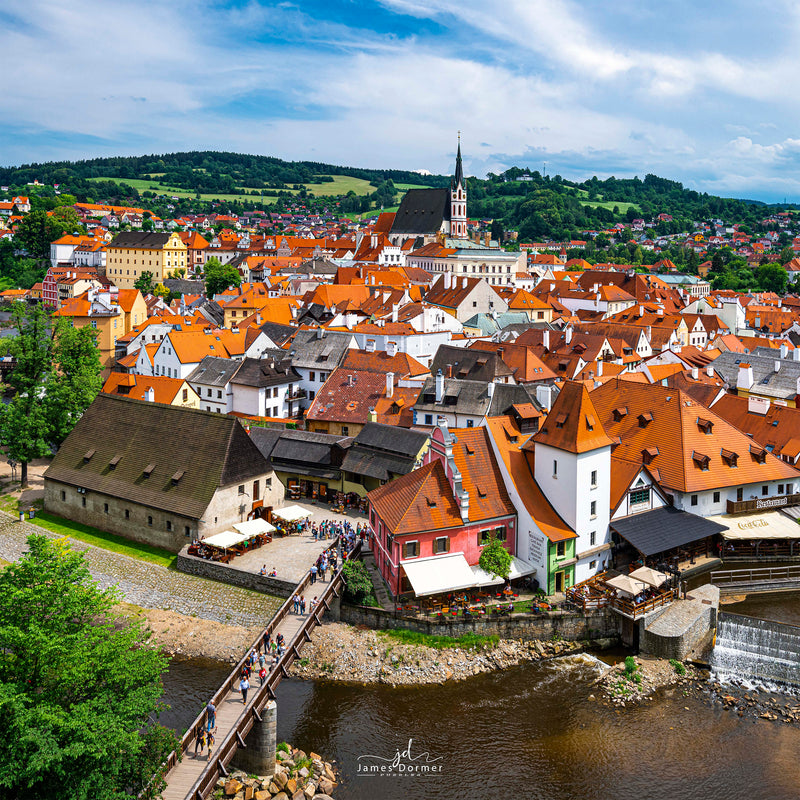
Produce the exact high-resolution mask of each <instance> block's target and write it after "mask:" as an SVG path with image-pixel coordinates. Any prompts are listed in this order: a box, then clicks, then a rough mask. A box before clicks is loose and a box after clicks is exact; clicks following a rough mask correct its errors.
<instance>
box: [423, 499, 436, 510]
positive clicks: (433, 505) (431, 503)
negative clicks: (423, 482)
mask: <svg viewBox="0 0 800 800" xmlns="http://www.w3.org/2000/svg"><path fill="white" fill-rule="evenodd" d="M425 500H426V502H427V503H428V508H436V500H435V499H434V498H432V497H426V498H425Z"/></svg>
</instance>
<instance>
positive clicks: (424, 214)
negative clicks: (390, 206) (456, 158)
mask: <svg viewBox="0 0 800 800" xmlns="http://www.w3.org/2000/svg"><path fill="white" fill-rule="evenodd" d="M449 219H450V191H449V190H448V189H409V190H408V191H407V192H406V193H405V196H404V197H403V199H402V200H401V201H400V207H399V208H398V209H397V213H396V214H395V215H394V222H393V223H392V230H391V232H392V233H418V234H424V233H436V232H437V231H438V230H439V229H440V228H441V227H442V222H443V221H444V220H449Z"/></svg>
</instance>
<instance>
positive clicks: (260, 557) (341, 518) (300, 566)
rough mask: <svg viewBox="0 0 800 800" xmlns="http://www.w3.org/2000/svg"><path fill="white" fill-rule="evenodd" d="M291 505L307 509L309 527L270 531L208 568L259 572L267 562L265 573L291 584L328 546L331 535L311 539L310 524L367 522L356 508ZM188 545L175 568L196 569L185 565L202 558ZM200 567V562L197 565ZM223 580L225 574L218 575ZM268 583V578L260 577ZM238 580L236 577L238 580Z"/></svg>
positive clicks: (256, 574) (258, 573) (311, 504)
mask: <svg viewBox="0 0 800 800" xmlns="http://www.w3.org/2000/svg"><path fill="white" fill-rule="evenodd" d="M292 505H299V506H300V507H301V508H303V509H305V510H306V511H308V512H309V513H310V515H311V516H310V517H309V518H308V523H309V524H308V528H307V530H304V531H303V532H302V533H300V534H294V535H291V536H278V535H275V534H273V535H272V541H271V542H268V543H266V544H264V545H262V546H261V547H258V548H256V549H253V550H245V551H244V553H242V554H241V555H237V556H236V557H235V558H234V559H233V560H232V561H231V562H230V563H229V564H227V565H225V564H221V563H218V562H207V563H208V566H209V568H212V567H214V568H218V569H222V570H225V569H233V570H235V571H239V572H245V573H250V574H252V575H255V576H260V573H261V569H262V567H264V566H266V568H267V570H266V572H267V575H269V573H270V572H272V570H273V569H274V570H275V571H276V573H277V575H276V579H277V581H278V582H280V583H285V584H286V585H288V586H290V588H291V587H294V585H295V584H296V583H297V582H298V581H299V580H301V578H302V577H303V575H305V574H306V573H307V572H308V570H309V569H310V568H311V565H312V564H313V563H314V562H315V561H316V560H317V558H318V557H319V554H320V553H321V552H322V551H323V550H326V549H327V548H328V547H330V544H331V539H332V538H335V536H334V537H331V538H329V539H326V540H322V539H314V538H312V536H311V525H312V524H314V523H316V526H317V528H318V529H319V526H320V523H322V522H323V521H327V522H332V523H343V522H345V521H347V522H349V523H350V524H351V525H352V526H353V529H356V528H357V527H358V524H359V523H361V524H362V525H363V524H364V523H365V522H366V517H365V516H364V515H363V514H360V513H358V512H356V511H348V512H347V513H345V514H339V513H335V512H334V511H332V510H331V509H330V508H329V507H328V506H327V505H324V504H323V505H319V504H315V503H293V504H292ZM188 550H189V547H188V546H187V547H185V548H184V549H183V550H182V551H181V554H180V556H179V560H178V569H179V570H181V571H182V572H184V571H185V572H196V571H197V570H196V569H189V568H186V565H187V563H188V562H189V561H190V560H191V561H192V562H194V563H195V564H197V562H201V563H203V561H204V560H203V559H198V558H191V559H190V558H189V555H188ZM198 569H199V566H198ZM214 572H215V575H221V574H222V573H221V572H218V571H217V570H216V569H215V570H214ZM217 579H218V580H224V578H217ZM262 582H263V583H264V584H268V583H269V581H267V580H264V581H262ZM237 583H238V581H237Z"/></svg>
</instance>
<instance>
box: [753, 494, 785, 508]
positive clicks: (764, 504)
mask: <svg viewBox="0 0 800 800" xmlns="http://www.w3.org/2000/svg"><path fill="white" fill-rule="evenodd" d="M788 500H789V498H788V497H773V498H771V499H770V500H756V508H758V509H761V508H778V507H779V506H785V505H786V504H787V502H788Z"/></svg>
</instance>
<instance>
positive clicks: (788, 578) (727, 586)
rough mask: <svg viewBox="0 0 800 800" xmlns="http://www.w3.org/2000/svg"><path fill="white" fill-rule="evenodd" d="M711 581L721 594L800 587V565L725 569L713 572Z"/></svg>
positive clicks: (796, 588)
mask: <svg viewBox="0 0 800 800" xmlns="http://www.w3.org/2000/svg"><path fill="white" fill-rule="evenodd" d="M711 583H713V584H714V586H719V590H720V594H756V593H758V592H782V591H789V590H792V589H794V590H798V589H800V565H792V566H787V567H755V568H753V569H724V570H714V571H713V572H712V573H711Z"/></svg>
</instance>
